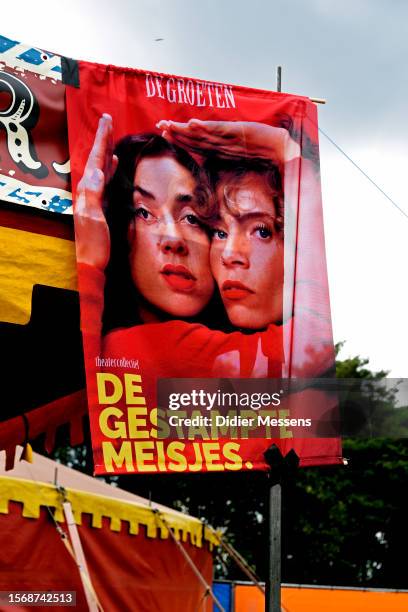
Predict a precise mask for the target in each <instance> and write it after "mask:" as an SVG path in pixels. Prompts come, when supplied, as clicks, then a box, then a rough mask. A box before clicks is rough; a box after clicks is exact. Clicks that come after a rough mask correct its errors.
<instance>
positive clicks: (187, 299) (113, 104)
mask: <svg viewBox="0 0 408 612" xmlns="http://www.w3.org/2000/svg"><path fill="white" fill-rule="evenodd" d="M79 68H80V69H79V83H80V86H79V87H78V88H76V87H70V86H67V112H68V129H69V145H70V158H71V170H72V183H73V193H75V194H76V196H75V232H76V247H77V260H78V272H79V289H80V300H81V319H82V332H83V336H84V349H85V359H86V370H87V387H88V402H89V408H90V418H91V428H92V437H93V447H94V459H95V471H96V473H107V472H109V473H111V472H118V473H119V472H125V473H129V472H151V473H154V472H188V471H190V472H197V471H225V470H230V471H234V470H235V471H236V470H252V469H267V468H268V465H267V463H266V462H265V458H264V452H265V451H266V449H267V448H268V447H269V446H270V445H271V444H272V443H275V444H276V445H277V446H278V447H279V448H280V450H281V452H282V454H283V455H285V454H286V453H287V452H288V451H289V450H291V449H294V450H295V452H296V453H297V455H298V456H299V458H300V464H301V465H316V464H333V463H340V462H341V448H340V442H339V440H338V439H337V438H329V437H327V438H322V437H320V438H311V437H310V438H309V437H307V435H305V434H304V433H303V434H302V436H298V435H297V434H296V432H297V431H298V429H297V427H296V425H297V424H298V423H297V422H296V423H295V422H294V421H295V420H296V419H292V418H290V417H293V416H294V415H293V414H291V413H290V410H287V409H286V408H284V406H283V404H282V405H280V398H278V399H279V401H276V402H274V399H275V400H277V398H276V397H275V398H273V394H272V395H271V397H270V400H271V401H270V405H269V408H270V414H271V415H272V414H273V415H274V416H276V423H275V424H274V425H273V426H272V429H271V430H270V431H271V433H270V435H265V436H263V437H257V438H256V439H255V438H251V436H250V435H242V436H239V435H237V434H236V431H235V429H234V427H233V426H232V421H231V420H227V421H220V423H223V426H225V427H224V429H223V428H222V427H221V428H219V429H218V433H216V435H214V427H213V425H214V423H212V422H211V418H212V415H213V413H214V410H213V408H214V401H215V399H213V400H211V401H212V405H211V401H210V402H209V404H210V408H211V410H209V407H208V406H206V410H208V412H207V415H208V418H209V420H207V421H203V420H200V419H198V416H199V415H198V412H197V411H194V410H193V411H192V412H191V411H190V412H188V411H187V412H186V411H184V413H183V407H184V406H185V405H186V404H187V403H188V402H184V399H185V398H184V399H183V397H182V396H183V395H185V394H183V393H178V394H177V393H173V394H171V396H172V401H173V406H172V407H171V408H170V404H169V405H167V406H163V405H159V404H158V396H157V382H158V381H159V380H161V379H186V378H188V379H206V380H208V381H209V385H210V386H211V380H213V381H219V380H224V379H280V378H312V377H313V378H315V377H323V376H327V375H330V374H331V373H332V372H333V369H334V350H333V340H332V330H331V320H330V307H329V296H328V286H327V274H326V260H325V249H324V236H323V221H322V206H321V194H320V180H319V152H318V135H317V113H316V108H315V105H314V104H313V103H312V102H310V101H309V100H308V99H307V98H302V97H297V96H292V95H286V94H280V93H275V92H268V91H261V90H254V89H248V88H244V87H239V86H232V85H224V84H219V83H210V82H205V81H199V80H196V79H189V78H183V77H175V76H167V75H160V74H152V73H146V72H143V71H136V70H129V69H121V68H115V67H112V66H101V65H95V64H90V63H86V62H80V65H79ZM190 382H191V381H190ZM217 384H218V383H217V382H216V383H215V389H213V391H215V394H213V395H212V394H211V392H209V391H208V389H207V390H203V389H196V390H195V392H196V395H194V393H193V395H191V391H190V395H189V398H190V400H191V398H192V397H193V400H194V398H195V399H197V398H198V399H199V400H200V401H201V399H202V398H215V395H216V393H219V389H217ZM252 390H253V389H252ZM206 393H207V395H206ZM244 395H248V397H249V396H250V402H249V403H248V398H247V403H246V404H244V405H246V406H247V407H249V408H253V407H254V405H253V404H251V401H252V399H253V396H254V393H251V394H248V393H246V394H244ZM258 395H261V394H259V393H258ZM278 395H279V393H278ZM175 396H177V397H176V398H175ZM169 397H170V396H169ZM217 398H218V399H219V398H220V395H217ZM258 399H259V398H258ZM175 400H177V401H175ZM190 404H191V402H190ZM193 404H194V405H196V404H195V403H194V401H193ZM315 404H316V409H315V410H316V412H315V413H314V414H308V415H307V416H308V417H312V418H320V417H322V416H323V415H324V412H325V409H326V408H327V407H325V406H320V407H319V405H318V402H315ZM264 405H265V404H263V406H264ZM308 405H309V406H310V402H309V404H308ZM189 406H190V407H191V405H189ZM202 407H203V406H201V408H202ZM182 414H184V416H183V417H182ZM172 415H173V416H174V417H175V418H176V424H177V423H179V425H180V431H179V434H180V435H178V438H179V439H175V438H174V436H173V437H171V436H169V435H168V422H171V423H173V424H174V422H175V421H174V418H173V419H172V420H171V421H170V419H171V418H172ZM296 416H299V415H298V414H296ZM195 417H196V418H197V419H198V420H196V421H194V418H195ZM202 418H205V417H202ZM231 418H232V417H231ZM177 419H179V421H177ZM180 419H182V420H181V421H180ZM228 419H230V417H229V416H228ZM230 423H231V427H230V426H229V425H230ZM241 424H242V423H241ZM244 425H245V424H244ZM303 425H305V423H302V426H303ZM176 429H177V427H176ZM166 431H167V434H166ZM234 432H235V433H234ZM176 437H177V436H176Z"/></svg>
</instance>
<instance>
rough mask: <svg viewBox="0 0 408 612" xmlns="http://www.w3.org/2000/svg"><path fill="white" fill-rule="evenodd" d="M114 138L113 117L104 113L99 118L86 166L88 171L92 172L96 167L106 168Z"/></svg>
mask: <svg viewBox="0 0 408 612" xmlns="http://www.w3.org/2000/svg"><path fill="white" fill-rule="evenodd" d="M111 140H112V117H111V116H110V115H108V114H103V115H102V117H101V118H100V119H99V123H98V129H97V130H96V134H95V140H94V143H93V146H92V149H91V152H90V154H89V157H88V161H87V163H86V166H85V172H86V173H92V172H93V170H94V168H99V169H100V170H104V168H105V162H106V156H107V153H108V150H109V147H110V146H111Z"/></svg>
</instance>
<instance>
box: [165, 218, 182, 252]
mask: <svg viewBox="0 0 408 612" xmlns="http://www.w3.org/2000/svg"><path fill="white" fill-rule="evenodd" d="M159 247H160V250H161V251H162V253H167V254H173V255H188V246H187V242H186V240H185V238H184V236H183V234H182V232H181V231H180V228H179V227H178V224H177V223H176V222H175V221H174V220H170V221H168V222H167V223H163V228H162V231H161V233H160V235H159Z"/></svg>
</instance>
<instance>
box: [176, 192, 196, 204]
mask: <svg viewBox="0 0 408 612" xmlns="http://www.w3.org/2000/svg"><path fill="white" fill-rule="evenodd" d="M193 200H194V196H193V194H191V193H178V194H177V195H176V201H177V202H180V203H181V204H185V203H186V202H192V201H193Z"/></svg>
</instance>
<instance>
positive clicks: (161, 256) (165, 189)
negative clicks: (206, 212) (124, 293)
mask: <svg viewBox="0 0 408 612" xmlns="http://www.w3.org/2000/svg"><path fill="white" fill-rule="evenodd" d="M195 187H196V180H195V178H194V177H193V175H192V174H191V173H190V172H189V171H188V170H187V169H186V168H184V166H182V165H181V164H179V163H178V162H177V161H176V160H175V159H173V158H172V157H168V156H161V157H152V158H143V159H142V160H141V161H140V162H139V163H138V165H137V168H136V173H135V180H134V198H133V202H134V207H135V211H136V214H135V222H134V224H133V225H132V226H131V228H130V231H129V240H130V245H131V250H130V265H131V271H132V278H133V281H134V283H135V285H136V288H137V289H138V291H139V292H140V294H141V295H142V296H143V297H144V299H145V300H146V301H147V302H149V303H150V304H152V305H153V306H155V307H156V308H158V309H160V310H162V311H163V312H165V313H167V314H170V315H172V316H174V317H192V316H195V315H197V314H198V313H199V312H200V311H201V310H202V309H203V308H204V307H205V306H206V304H207V303H208V302H209V300H210V298H211V296H212V293H213V289H214V281H213V277H212V275H211V271H210V265H209V249H210V241H209V238H208V235H207V233H206V232H205V230H204V229H203V228H202V226H201V224H200V223H199V221H198V218H197V215H196V214H195V196H194V190H195Z"/></svg>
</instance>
